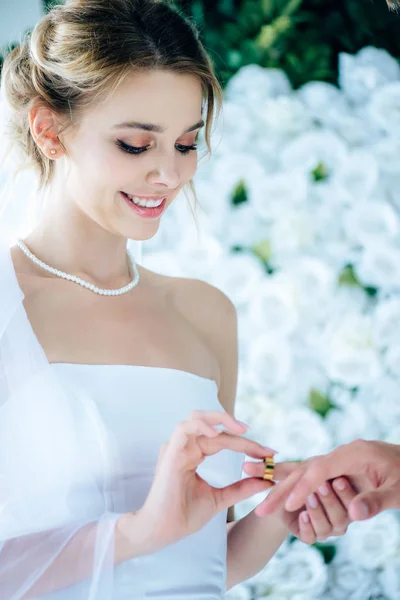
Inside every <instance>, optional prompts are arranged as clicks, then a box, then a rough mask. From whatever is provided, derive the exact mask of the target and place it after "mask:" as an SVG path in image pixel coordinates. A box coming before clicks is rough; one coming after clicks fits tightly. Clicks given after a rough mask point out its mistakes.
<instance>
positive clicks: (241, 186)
mask: <svg viewBox="0 0 400 600" xmlns="http://www.w3.org/2000/svg"><path fill="white" fill-rule="evenodd" d="M247 200H248V197H247V189H246V182H245V180H244V179H241V180H240V181H239V183H238V184H237V186H236V187H235V189H234V190H233V193H232V204H233V205H235V206H237V205H238V204H243V202H247Z"/></svg>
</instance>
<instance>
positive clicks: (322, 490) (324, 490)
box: [318, 484, 329, 496]
mask: <svg viewBox="0 0 400 600" xmlns="http://www.w3.org/2000/svg"><path fill="white" fill-rule="evenodd" d="M318 491H319V493H320V494H321V496H327V495H328V494H329V489H328V486H327V485H326V484H324V485H321V487H319V488H318Z"/></svg>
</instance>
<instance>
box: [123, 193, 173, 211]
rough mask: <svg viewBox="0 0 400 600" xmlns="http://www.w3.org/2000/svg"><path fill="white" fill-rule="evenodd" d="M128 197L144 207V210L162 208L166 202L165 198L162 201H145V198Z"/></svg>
mask: <svg viewBox="0 0 400 600" xmlns="http://www.w3.org/2000/svg"><path fill="white" fill-rule="evenodd" d="M126 195H127V196H128V198H129V200H132V202H133V203H134V204H137V205H138V206H143V207H144V208H156V207H157V206H160V205H161V204H162V202H163V200H164V199H163V198H162V199H161V200H143V198H138V197H137V196H129V194H126Z"/></svg>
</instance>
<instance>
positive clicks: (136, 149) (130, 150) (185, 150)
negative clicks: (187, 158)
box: [117, 140, 197, 155]
mask: <svg viewBox="0 0 400 600" xmlns="http://www.w3.org/2000/svg"><path fill="white" fill-rule="evenodd" d="M117 145H118V146H119V147H120V148H121V149H122V150H123V151H124V152H128V154H136V155H138V154H143V152H146V150H147V148H148V146H141V147H139V146H129V145H128V144H125V142H123V141H122V140H117ZM178 146H179V148H183V150H179V148H178ZM175 148H176V149H177V150H178V152H180V153H181V154H183V155H186V154H189V152H191V151H192V150H197V144H193V145H192V146H184V145H183V144H176V145H175Z"/></svg>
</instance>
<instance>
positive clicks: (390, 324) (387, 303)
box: [374, 296, 400, 348]
mask: <svg viewBox="0 0 400 600" xmlns="http://www.w3.org/2000/svg"><path fill="white" fill-rule="evenodd" d="M374 331H375V336H376V340H377V343H378V344H379V346H380V348H386V347H387V346H390V345H391V344H397V343H398V342H399V340H400V298H398V297H397V296H392V297H388V298H386V299H384V300H382V301H381V302H379V304H378V305H377V307H376V310H375V314H374Z"/></svg>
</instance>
